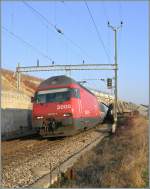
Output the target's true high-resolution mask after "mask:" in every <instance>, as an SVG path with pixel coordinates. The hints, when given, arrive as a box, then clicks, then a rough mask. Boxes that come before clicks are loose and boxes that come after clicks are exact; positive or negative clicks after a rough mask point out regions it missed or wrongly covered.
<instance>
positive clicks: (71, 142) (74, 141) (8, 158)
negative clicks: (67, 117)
mask: <svg viewBox="0 0 150 189" xmlns="http://www.w3.org/2000/svg"><path fill="white" fill-rule="evenodd" d="M99 127H102V126H99ZM102 135H103V134H102V133H101V132H99V131H97V130H96V129H91V130H88V131H85V132H83V133H80V134H78V135H75V136H72V137H65V138H59V139H57V140H50V139H41V138H39V137H36V136H35V137H33V138H31V137H29V138H28V137H25V138H21V139H17V140H11V141H5V142H2V186H4V187H27V186H29V185H31V184H32V183H34V182H36V181H37V180H38V179H40V177H41V176H42V175H41V174H40V175H39V174H38V173H37V172H36V171H35V170H42V169H45V170H46V169H47V167H49V163H51V165H52V169H53V168H54V167H56V166H57V165H58V163H59V161H61V162H63V161H64V160H65V159H67V158H68V157H70V156H71V155H73V154H75V153H76V152H78V151H79V150H80V149H82V148H84V147H85V146H86V145H88V144H90V143H92V142H93V141H94V140H95V139H96V138H98V137H100V136H102ZM46 171H47V170H46Z"/></svg>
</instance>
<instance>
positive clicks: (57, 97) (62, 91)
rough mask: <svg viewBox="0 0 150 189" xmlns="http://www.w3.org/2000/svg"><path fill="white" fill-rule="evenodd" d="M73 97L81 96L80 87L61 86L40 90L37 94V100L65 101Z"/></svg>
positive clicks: (42, 101)
mask: <svg viewBox="0 0 150 189" xmlns="http://www.w3.org/2000/svg"><path fill="white" fill-rule="evenodd" d="M71 97H75V98H80V93H79V89H73V88H72V89H71V88H70V89H69V88H59V89H49V90H44V91H39V92H37V93H36V94H35V102H36V103H48V102H64V101H67V100H70V98H71Z"/></svg>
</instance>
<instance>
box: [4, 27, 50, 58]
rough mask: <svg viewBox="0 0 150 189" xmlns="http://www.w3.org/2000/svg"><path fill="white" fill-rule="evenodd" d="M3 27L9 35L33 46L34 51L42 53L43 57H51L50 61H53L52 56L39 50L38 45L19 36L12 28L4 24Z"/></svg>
mask: <svg viewBox="0 0 150 189" xmlns="http://www.w3.org/2000/svg"><path fill="white" fill-rule="evenodd" d="M2 29H3V30H4V31H6V32H7V33H9V35H11V36H13V37H14V38H16V39H18V40H19V41H21V42H22V43H24V44H25V45H27V46H28V47H30V48H32V49H33V50H34V51H36V52H38V53H39V54H41V55H42V56H43V57H45V58H47V59H49V60H50V61H53V60H52V58H50V57H49V56H48V55H47V54H45V53H44V52H43V51H41V50H39V49H38V48H37V47H35V46H33V45H32V44H31V43H29V42H28V41H26V40H24V39H22V37H20V36H18V35H17V34H15V33H14V32H11V31H10V30H8V29H7V28H6V27H4V26H2Z"/></svg>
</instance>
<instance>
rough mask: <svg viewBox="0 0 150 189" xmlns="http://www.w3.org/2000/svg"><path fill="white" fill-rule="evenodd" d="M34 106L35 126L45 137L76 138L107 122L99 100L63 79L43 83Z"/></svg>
mask: <svg viewBox="0 0 150 189" xmlns="http://www.w3.org/2000/svg"><path fill="white" fill-rule="evenodd" d="M32 102H33V111H32V125H33V127H34V128H37V129H39V131H40V134H41V135H42V136H49V137H52V136H69V135H73V134H75V133H77V132H80V131H81V130H85V129H89V128H91V127H94V126H96V125H97V124H98V123H100V122H102V121H103V119H104V113H103V112H102V111H101V110H100V106H99V103H98V101H97V98H96V96H95V95H94V94H93V93H92V92H91V91H89V90H88V89H86V88H85V87H84V86H82V85H81V84H80V83H78V82H76V81H75V80H73V79H71V78H69V77H67V76H63V75H62V76H55V77H51V78H49V79H47V80H45V81H43V82H42V83H41V84H40V85H39V87H38V89H37V91H36V92H35V96H34V97H33V99H32Z"/></svg>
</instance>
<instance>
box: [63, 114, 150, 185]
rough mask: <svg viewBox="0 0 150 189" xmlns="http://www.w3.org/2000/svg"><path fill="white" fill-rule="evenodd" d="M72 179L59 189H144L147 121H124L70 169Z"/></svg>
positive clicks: (140, 119)
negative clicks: (114, 132) (62, 188)
mask: <svg viewBox="0 0 150 189" xmlns="http://www.w3.org/2000/svg"><path fill="white" fill-rule="evenodd" d="M73 170H74V172H75V175H76V176H75V179H74V181H73V182H72V184H71V185H70V182H69V181H68V180H67V179H66V180H65V181H64V179H63V182H62V183H61V184H62V186H63V187H71V186H72V187H148V121H147V120H145V118H143V117H136V118H133V119H130V120H126V122H125V123H124V124H121V125H120V127H119V129H118V131H117V133H116V134H115V135H112V136H110V137H108V138H105V139H104V140H103V141H102V142H101V143H100V144H99V145H98V146H97V147H96V148H95V149H94V150H93V151H91V152H88V153H87V154H86V155H84V157H81V158H80V160H79V161H78V162H77V164H76V165H75V166H74V168H73Z"/></svg>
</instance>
